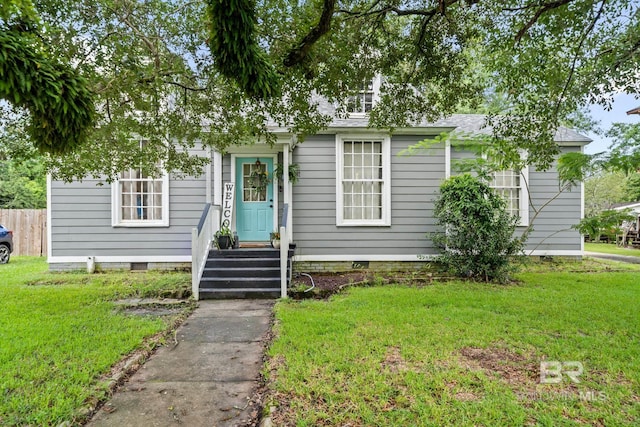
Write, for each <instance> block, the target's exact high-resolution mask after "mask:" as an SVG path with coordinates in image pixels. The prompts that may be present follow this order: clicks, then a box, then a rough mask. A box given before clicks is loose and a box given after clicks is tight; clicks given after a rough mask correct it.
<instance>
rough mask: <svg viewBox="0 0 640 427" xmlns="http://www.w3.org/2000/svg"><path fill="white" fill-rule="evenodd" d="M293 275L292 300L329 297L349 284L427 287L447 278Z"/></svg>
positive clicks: (391, 274)
mask: <svg viewBox="0 0 640 427" xmlns="http://www.w3.org/2000/svg"><path fill="white" fill-rule="evenodd" d="M310 276H311V277H309V276H308V275H306V274H305V275H298V276H295V277H294V278H293V279H292V281H291V287H290V290H289V296H290V297H291V298H293V299H305V298H321V299H322V298H328V297H329V296H331V295H333V294H336V293H339V292H341V291H342V290H344V289H346V288H348V287H350V286H382V285H389V284H398V285H406V286H427V285H430V284H432V283H433V282H434V281H436V280H438V281H439V280H445V279H447V278H446V277H443V276H442V275H438V274H434V272H433V271H428V272H425V271H419V270H418V271H378V272H372V271H355V272H345V273H315V274H311V275H310Z"/></svg>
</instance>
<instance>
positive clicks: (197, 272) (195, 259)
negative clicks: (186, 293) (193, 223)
mask: <svg viewBox="0 0 640 427" xmlns="http://www.w3.org/2000/svg"><path fill="white" fill-rule="evenodd" d="M216 218H217V220H216ZM219 223H220V206H212V205H211V203H207V204H206V205H205V207H204V210H203V211H202V215H201V216H200V222H199V223H198V226H197V227H194V228H193V229H192V230H191V292H192V293H193V298H195V299H196V301H197V300H198V299H199V298H200V279H201V278H202V273H203V271H204V266H205V265H206V263H207V258H208V256H209V251H210V250H211V244H212V241H213V235H214V233H215V231H216V230H214V228H215V224H219Z"/></svg>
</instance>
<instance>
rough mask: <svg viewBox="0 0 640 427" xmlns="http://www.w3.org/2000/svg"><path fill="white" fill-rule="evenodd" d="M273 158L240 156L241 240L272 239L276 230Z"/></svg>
mask: <svg viewBox="0 0 640 427" xmlns="http://www.w3.org/2000/svg"><path fill="white" fill-rule="evenodd" d="M272 178H273V158H267V157H262V158H261V157H236V208H237V209H236V213H237V214H236V231H237V232H238V238H239V239H240V242H268V241H269V237H270V236H269V234H270V233H271V232H272V231H273V214H274V203H273V202H274V200H273V179H272Z"/></svg>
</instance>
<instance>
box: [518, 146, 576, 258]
mask: <svg viewBox="0 0 640 427" xmlns="http://www.w3.org/2000/svg"><path fill="white" fill-rule="evenodd" d="M569 151H580V148H579V147H566V148H563V153H566V152H569ZM529 187H530V199H531V203H532V204H533V206H534V207H535V208H536V209H538V210H540V213H539V215H538V216H537V217H536V218H535V219H534V216H535V212H534V211H533V209H530V212H529V219H530V220H531V221H533V232H532V233H531V234H530V236H529V239H528V241H527V250H534V249H537V250H544V251H552V250H565V251H578V250H580V249H581V247H582V242H581V240H582V239H581V236H580V233H578V232H577V231H576V230H573V229H572V228H571V226H573V225H575V224H577V223H578V222H579V221H580V215H581V211H580V210H581V186H578V187H573V188H571V190H570V191H564V192H562V193H561V194H560V195H559V196H558V197H557V198H556V199H555V200H553V201H551V202H550V203H549V204H548V205H546V206H544V207H543V205H544V204H545V203H547V202H548V201H550V200H551V199H552V198H554V197H555V196H556V195H557V194H558V190H559V187H558V172H557V170H556V168H555V166H554V167H552V168H550V169H549V170H547V171H542V172H541V171H536V170H531V171H530V173H529Z"/></svg>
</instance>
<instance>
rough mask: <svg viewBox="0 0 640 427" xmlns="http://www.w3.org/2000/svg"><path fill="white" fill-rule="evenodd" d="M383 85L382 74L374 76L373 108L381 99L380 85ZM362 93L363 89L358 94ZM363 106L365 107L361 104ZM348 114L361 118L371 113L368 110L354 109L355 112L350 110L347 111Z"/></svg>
mask: <svg viewBox="0 0 640 427" xmlns="http://www.w3.org/2000/svg"><path fill="white" fill-rule="evenodd" d="M381 85H382V77H381V76H380V75H377V76H375V77H374V78H373V87H372V91H373V99H372V106H371V108H375V106H376V104H377V103H378V102H379V101H380V86H381ZM361 93H362V91H358V94H357V95H356V96H359V95H360V94H361ZM360 107H361V108H364V106H363V105H362V106H360ZM347 114H349V117H355V118H360V117H367V116H368V115H369V113H368V112H365V111H353V112H349V111H347Z"/></svg>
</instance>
